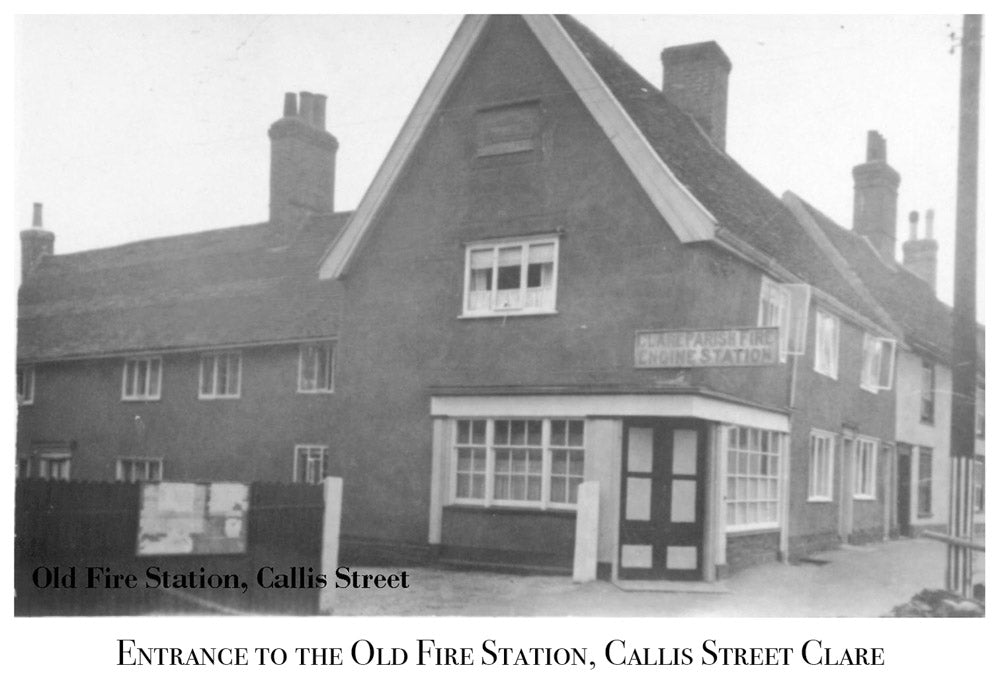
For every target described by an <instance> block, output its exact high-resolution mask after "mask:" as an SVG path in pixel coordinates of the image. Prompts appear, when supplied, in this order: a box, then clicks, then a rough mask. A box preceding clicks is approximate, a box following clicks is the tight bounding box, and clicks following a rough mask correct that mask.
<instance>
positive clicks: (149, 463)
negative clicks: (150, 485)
mask: <svg viewBox="0 0 1000 690" xmlns="http://www.w3.org/2000/svg"><path fill="white" fill-rule="evenodd" d="M115 479H116V480H117V481H119V482H128V483H130V484H134V483H135V482H158V481H160V480H161V479H163V458H118V462H117V463H116V465H115Z"/></svg>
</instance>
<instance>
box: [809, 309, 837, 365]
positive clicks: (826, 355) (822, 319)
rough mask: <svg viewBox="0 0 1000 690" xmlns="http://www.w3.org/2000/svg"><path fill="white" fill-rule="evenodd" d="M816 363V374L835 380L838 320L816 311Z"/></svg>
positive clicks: (830, 315)
mask: <svg viewBox="0 0 1000 690" xmlns="http://www.w3.org/2000/svg"><path fill="white" fill-rule="evenodd" d="M815 358H816V361H815V364H814V367H813V368H814V369H815V370H816V372H817V373H819V374H823V375H824V376H829V377H830V378H831V379H836V378H837V369H838V365H839V360H840V319H838V318H837V317H836V316H833V315H832V314H827V313H826V312H823V311H819V310H817V311H816V355H815Z"/></svg>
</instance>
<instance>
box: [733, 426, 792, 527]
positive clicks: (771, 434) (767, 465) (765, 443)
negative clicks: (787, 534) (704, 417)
mask: <svg viewBox="0 0 1000 690" xmlns="http://www.w3.org/2000/svg"><path fill="white" fill-rule="evenodd" d="M727 437H728V439H727V440H728V443H727V446H726V526H727V528H728V529H729V530H730V531H739V530H752V529H770V528H776V527H778V515H779V509H778V508H779V501H780V498H779V491H778V482H779V476H780V472H781V458H782V455H783V454H784V451H783V446H784V439H783V437H782V434H781V433H779V432H777V431H767V430H765V429H751V428H748V427H736V426H734V427H730V428H729V433H728V434H727Z"/></svg>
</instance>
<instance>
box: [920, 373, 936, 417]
mask: <svg viewBox="0 0 1000 690" xmlns="http://www.w3.org/2000/svg"><path fill="white" fill-rule="evenodd" d="M928 371H929V372H930V377H929V381H928V377H926V376H924V374H925V373H926V372H928ZM928 383H929V385H927V384H928ZM936 388H937V365H936V364H935V363H934V360H932V359H922V360H921V361H920V399H919V400H920V410H919V412H920V423H921V424H929V425H931V426H933V425H934V417H935V412H936V408H937V391H936V390H935V389H936Z"/></svg>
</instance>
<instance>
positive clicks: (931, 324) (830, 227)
mask: <svg viewBox="0 0 1000 690" xmlns="http://www.w3.org/2000/svg"><path fill="white" fill-rule="evenodd" d="M800 201H801V199H800ZM802 206H803V207H804V208H805V209H806V211H808V212H809V215H811V216H812V217H813V218H814V219H815V221H816V225H818V226H819V228H820V230H822V231H823V233H824V234H825V235H826V236H827V237H828V238H829V239H830V241H831V242H832V243H833V245H834V247H836V249H837V251H839V252H840V254H841V256H843V257H844V258H845V259H847V262H848V263H849V264H850V265H851V267H852V269H853V270H854V272H855V274H856V275H857V276H858V277H859V278H860V279H861V280H862V281H863V282H864V284H865V286H866V287H867V288H868V289H869V291H871V293H872V295H874V297H875V299H877V300H878V301H879V302H880V303H881V304H882V305H883V306H884V307H885V308H886V310H887V311H888V312H889V313H890V314H892V317H893V318H894V319H895V320H896V321H897V322H898V323H899V324H900V326H901V327H902V328H903V329H904V330H905V332H906V337H907V339H908V340H910V341H911V342H912V343H913V344H916V345H922V346H924V347H926V348H930V349H931V350H933V351H935V352H936V353H938V354H940V355H941V356H943V357H946V358H947V357H950V356H951V347H952V340H951V338H952V334H951V327H952V319H951V307H949V306H948V305H947V304H944V303H943V302H941V301H940V300H939V299H938V298H937V296H936V295H935V294H934V290H933V289H931V286H930V285H928V284H927V283H926V282H925V281H924V280H923V279H921V278H919V277H918V276H916V275H915V274H913V273H911V272H910V271H908V270H906V269H905V268H903V267H902V266H894V267H890V266H888V265H886V263H885V262H883V260H882V259H881V258H880V257H879V256H878V254H877V252H876V250H875V248H874V247H873V246H872V245H871V244H870V243H869V242H868V240H866V239H865V238H864V237H862V236H861V235H859V234H858V233H856V232H851V231H850V230H847V229H846V228H843V227H841V226H840V225H838V224H837V223H835V222H834V221H833V220H831V219H830V218H828V217H827V216H826V215H825V214H823V213H822V212H820V211H818V210H817V209H816V208H814V207H813V206H811V205H809V204H808V203H807V202H805V201H802Z"/></svg>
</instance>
